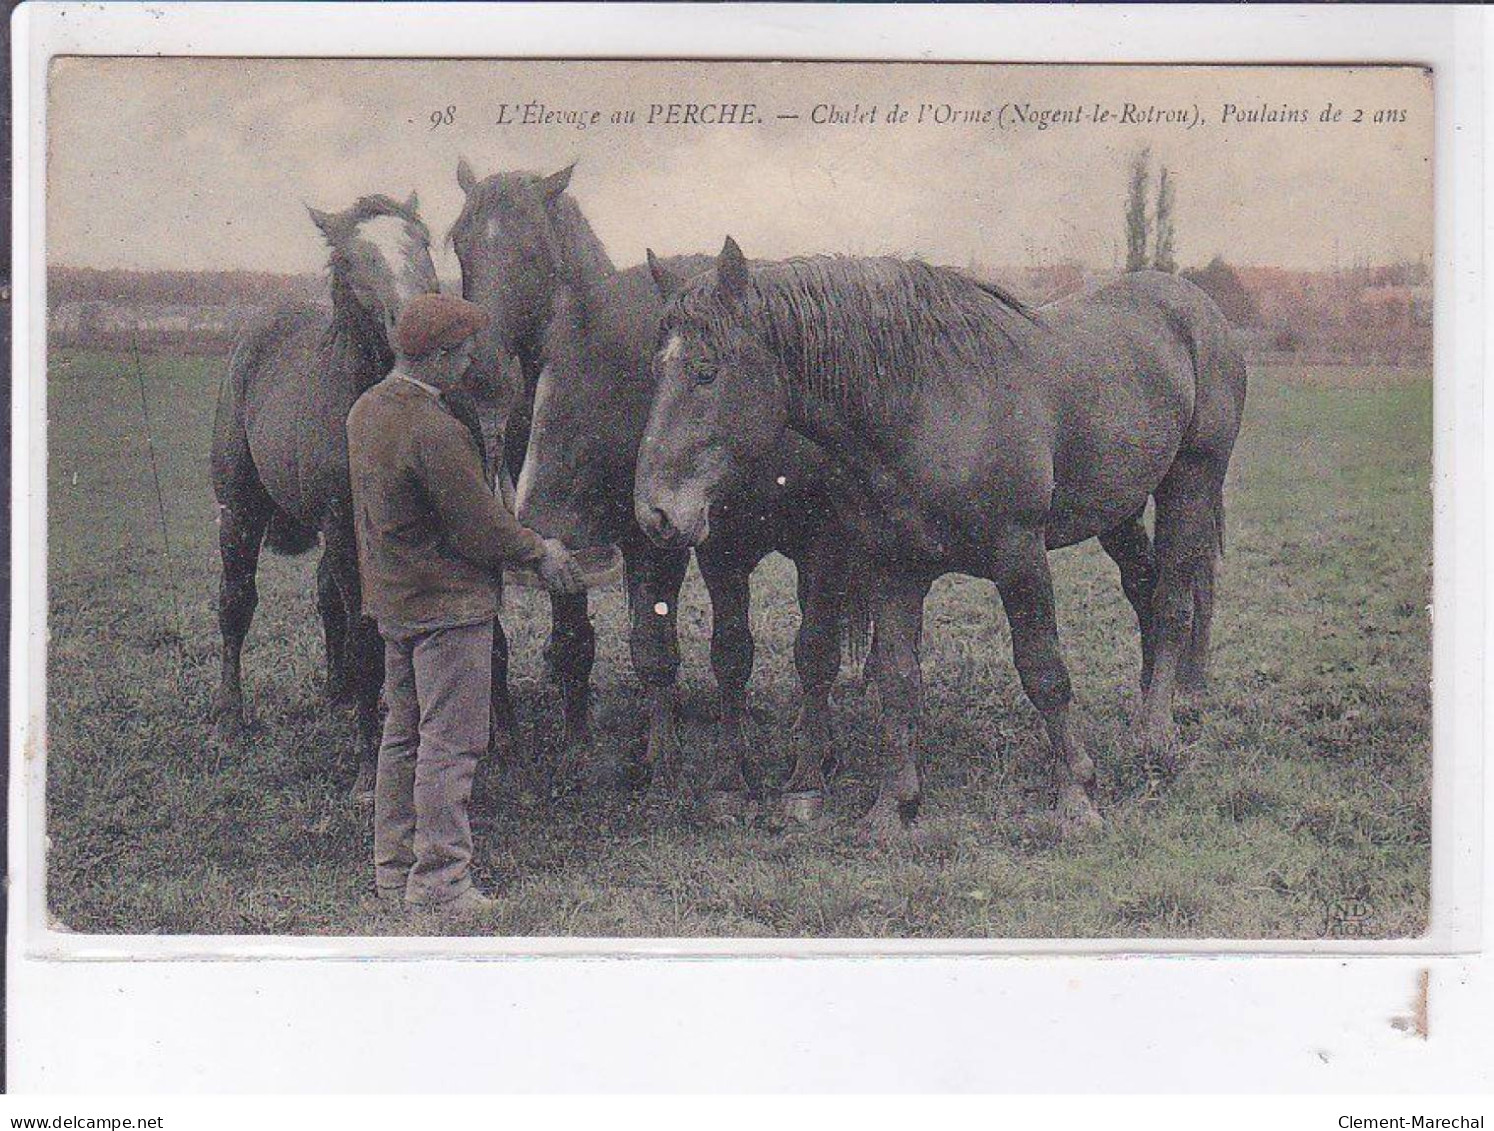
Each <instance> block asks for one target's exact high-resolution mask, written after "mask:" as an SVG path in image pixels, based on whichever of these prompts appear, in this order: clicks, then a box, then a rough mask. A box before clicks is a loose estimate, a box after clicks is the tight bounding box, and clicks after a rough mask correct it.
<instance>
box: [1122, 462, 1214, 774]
mask: <svg viewBox="0 0 1494 1131" xmlns="http://www.w3.org/2000/svg"><path fill="white" fill-rule="evenodd" d="M1218 480H1219V473H1218V471H1217V470H1216V468H1215V465H1214V461H1213V460H1212V458H1211V457H1209V456H1208V455H1207V454H1205V453H1199V452H1183V453H1182V454H1181V455H1179V456H1178V459H1177V461H1176V462H1175V463H1174V464H1173V466H1172V468H1171V470H1169V471H1168V473H1167V476H1166V478H1164V479H1163V480H1162V482H1161V484H1159V485H1158V487H1157V492H1156V500H1157V523H1156V550H1157V585H1156V591H1155V593H1154V594H1153V597H1152V626H1153V635H1154V636H1155V638H1156V645H1155V648H1156V651H1155V657H1154V659H1153V666H1152V680H1151V684H1150V685H1149V686H1148V688H1147V690H1146V694H1145V695H1143V696H1142V712H1141V721H1140V726H1141V752H1142V757H1143V759H1145V760H1146V762H1147V763H1148V765H1152V766H1156V767H1158V768H1160V769H1162V770H1163V771H1164V772H1166V773H1169V774H1170V773H1173V772H1175V771H1176V769H1177V754H1176V745H1177V741H1176V728H1175V727H1174V725H1173V720H1172V701H1173V693H1174V691H1175V690H1176V689H1177V686H1178V683H1179V669H1180V666H1181V664H1182V662H1183V658H1184V656H1185V654H1186V653H1187V652H1188V651H1189V650H1190V648H1192V647H1193V646H1194V644H1195V641H1198V640H1199V639H1200V637H1199V635H1198V633H1197V632H1196V631H1195V629H1196V628H1198V627H1199V626H1197V625H1196V624H1195V617H1194V614H1195V610H1196V606H1197V603H1198V600H1197V599H1198V595H1199V593H1200V592H1202V593H1203V594H1204V595H1205V596H1206V598H1207V600H1206V604H1207V605H1208V606H1209V608H1208V610H1207V611H1206V615H1207V613H1211V612H1212V590H1213V565H1214V553H1215V550H1216V547H1217V542H1216V521H1215V511H1214V499H1215V495H1216V483H1217V482H1218ZM1201 631H1202V637H1203V640H1204V642H1205V646H1207V644H1206V641H1207V635H1208V627H1207V624H1205V625H1204V626H1202V630H1201Z"/></svg>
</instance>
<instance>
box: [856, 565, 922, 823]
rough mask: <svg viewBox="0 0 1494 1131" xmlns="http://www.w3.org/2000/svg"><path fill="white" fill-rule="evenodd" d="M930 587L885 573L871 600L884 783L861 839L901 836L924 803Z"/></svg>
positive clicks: (916, 576)
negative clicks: (924, 659) (924, 662)
mask: <svg viewBox="0 0 1494 1131" xmlns="http://www.w3.org/2000/svg"><path fill="white" fill-rule="evenodd" d="M930 583H931V579H930V578H928V577H927V576H924V575H920V574H912V573H902V572H895V571H892V570H885V569H884V570H882V571H881V572H880V574H879V576H878V578H877V581H876V586H875V592H874V595H873V601H872V614H873V616H874V617H875V620H876V626H877V668H876V681H877V692H878V701H879V704H880V711H879V714H880V716H881V717H880V719H879V731H880V737H881V757H882V762H883V777H882V784H881V788H880V789H879V790H878V792H877V800H876V802H875V803H874V804H873V805H872V807H871V811H870V812H869V813H867V815H866V816H865V817H864V818H863V819H862V824H863V828H864V831H865V833H866V834H867V835H869V836H870V837H871V838H872V839H875V840H888V839H892V838H894V837H897V836H900V835H902V834H903V833H905V832H906V831H907V830H908V828H909V826H910V825H911V824H912V823H913V821H914V819H915V818H916V817H917V816H918V810H919V807H920V805H921V804H922V802H923V778H922V774H921V772H920V769H919V765H918V724H919V718H920V716H921V715H922V713H923V672H922V670H921V668H920V657H919V648H920V645H921V642H922V636H923V602H924V598H925V597H927V596H928V592H929V585H930Z"/></svg>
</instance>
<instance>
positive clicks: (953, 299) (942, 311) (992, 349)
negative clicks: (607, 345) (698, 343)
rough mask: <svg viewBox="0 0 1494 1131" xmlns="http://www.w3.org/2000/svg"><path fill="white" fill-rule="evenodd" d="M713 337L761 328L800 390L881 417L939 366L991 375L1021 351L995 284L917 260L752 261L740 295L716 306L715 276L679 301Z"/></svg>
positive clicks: (1006, 300)
mask: <svg viewBox="0 0 1494 1131" xmlns="http://www.w3.org/2000/svg"><path fill="white" fill-rule="evenodd" d="M675 301H676V304H677V310H678V311H679V313H680V314H682V315H683V316H684V317H685V318H686V319H688V320H690V321H692V322H695V323H703V324H705V325H706V326H707V328H708V333H710V334H711V335H712V336H713V337H716V339H717V340H721V337H722V336H725V337H726V338H727V339H728V340H729V339H730V337H731V336H733V335H740V334H743V333H761V334H764V335H765V336H766V338H767V341H768V343H769V347H770V348H771V349H772V350H773V352H774V353H775V354H776V355H777V356H778V357H779V358H780V359H781V360H782V361H784V363H785V365H786V368H787V370H788V373H789V378H788V380H789V384H790V388H789V390H788V391H789V393H790V395H791V396H793V395H797V394H802V393H807V394H809V395H811V396H814V397H817V398H819V399H822V400H824V401H826V402H828V403H831V404H836V405H840V406H842V407H845V408H850V409H854V410H858V411H859V412H861V413H862V414H864V415H865V416H866V417H867V418H869V419H886V418H887V417H888V415H889V414H891V413H896V412H898V411H901V410H902V409H903V408H905V407H906V406H907V405H908V403H909V402H910V401H911V399H912V398H913V396H915V395H916V394H917V392H918V391H919V389H920V388H922V386H923V383H924V382H927V381H928V380H929V379H931V378H932V377H934V376H936V375H938V374H939V373H941V372H950V371H954V370H958V369H969V368H971V367H974V368H977V369H983V370H989V369H990V367H991V365H992V362H993V360H996V359H999V358H1001V357H1003V356H1006V355H1007V354H1009V353H1010V352H1011V351H1012V350H1014V349H1016V348H1017V343H1018V338H1017V336H1016V333H1017V330H1018V327H1019V325H1021V324H1027V325H1032V324H1036V322H1037V318H1036V316H1035V314H1034V313H1033V312H1032V310H1031V309H1029V308H1028V306H1027V305H1026V304H1025V303H1023V302H1022V301H1021V300H1019V299H1018V298H1016V296H1014V295H1012V294H1011V293H1009V292H1008V291H1006V290H1004V289H1002V288H1001V287H998V286H996V285H995V284H992V283H986V282H982V281H980V280H977V279H973V278H971V277H970V276H969V275H966V274H964V273H963V272H960V271H957V270H954V269H953V268H948V267H936V266H933V265H931V264H928V263H925V262H924V261H923V260H921V259H897V258H892V257H880V258H859V257H851V256H809V257H801V258H795V259H786V260H783V261H781V262H776V263H754V264H753V265H752V269H751V272H750V283H749V285H748V289H747V293H746V295H745V296H743V298H742V299H741V300H740V301H738V302H736V303H732V302H728V301H724V300H723V299H722V297H721V296H720V294H719V292H718V290H717V284H716V277H715V275H714V274H712V275H708V276H706V277H705V278H703V279H701V280H698V281H696V282H694V283H692V284H689V285H687V286H686V287H685V289H684V290H682V291H681V292H680V294H679V295H678V296H677V298H676V300H675Z"/></svg>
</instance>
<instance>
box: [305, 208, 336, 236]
mask: <svg viewBox="0 0 1494 1131" xmlns="http://www.w3.org/2000/svg"><path fill="white" fill-rule="evenodd" d="M306 211H307V212H308V213H310V214H311V222H312V223H313V224H315V225H316V226H317V227H318V228H320V229H321V231H322V235H324V236H326V237H327V239H328V241H329V242H331V243H336V242H337V240H338V238H339V237H340V236H341V235H342V217H341V216H339V215H337V214H336V213H334V212H323V211H322V210H321V209H319V208H313V207H311V205H309V204H308V205H307V206H306Z"/></svg>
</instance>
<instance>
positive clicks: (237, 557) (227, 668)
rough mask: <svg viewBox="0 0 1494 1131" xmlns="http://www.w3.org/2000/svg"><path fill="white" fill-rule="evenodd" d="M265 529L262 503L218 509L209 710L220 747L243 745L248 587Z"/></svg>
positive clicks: (266, 511) (265, 503)
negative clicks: (214, 693)
mask: <svg viewBox="0 0 1494 1131" xmlns="http://www.w3.org/2000/svg"><path fill="white" fill-rule="evenodd" d="M269 523H270V504H269V500H268V499H261V500H235V501H234V502H232V503H225V504H222V505H220V506H219V508H218V552H219V554H220V556H221V557H222V561H223V573H222V576H221V578H220V580H219V584H218V630H219V632H220V634H221V635H222V638H223V654H222V672H221V677H220V681H219V684H218V697H217V701H216V702H215V703H214V706H213V714H214V717H215V721H216V724H217V733H218V738H219V739H220V741H222V742H224V743H226V744H228V745H230V746H238V745H240V744H241V743H242V742H243V740H244V731H245V725H244V688H243V682H242V674H241V673H242V664H243V653H244V638H245V637H246V636H248V635H249V625H250V623H251V622H252V621H253V620H254V609H255V606H257V605H258V604H259V590H258V588H257V587H256V585H255V582H254V575H255V571H256V570H257V569H258V568H259V551H260V547H261V545H262V544H263V542H264V536H265V529H266V528H267V527H268V526H269Z"/></svg>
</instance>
